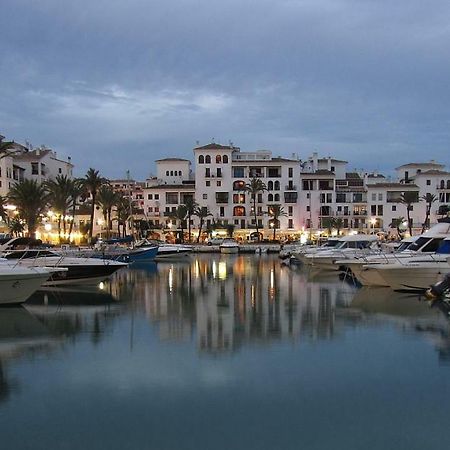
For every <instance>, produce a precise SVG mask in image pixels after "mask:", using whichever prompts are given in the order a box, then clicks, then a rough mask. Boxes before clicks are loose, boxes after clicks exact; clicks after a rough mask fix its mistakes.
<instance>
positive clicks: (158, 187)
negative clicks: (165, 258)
mask: <svg viewBox="0 0 450 450" xmlns="http://www.w3.org/2000/svg"><path fill="white" fill-rule="evenodd" d="M188 198H190V199H194V198H195V181H194V179H193V178H192V171H191V162H190V161H189V160H187V159H182V158H165V159H160V160H158V161H156V176H155V177H152V178H149V179H147V180H146V182H145V187H144V188H143V214H144V216H145V218H146V220H147V221H148V223H149V225H150V226H151V227H152V228H160V229H162V230H164V229H165V230H168V231H170V230H171V229H172V228H175V227H176V224H173V220H172V219H171V218H170V216H171V215H172V214H173V213H174V212H175V211H176V209H177V208H178V206H179V205H183V204H184V203H185V202H186V200H187V199H188Z"/></svg>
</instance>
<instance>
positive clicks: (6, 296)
mask: <svg viewBox="0 0 450 450" xmlns="http://www.w3.org/2000/svg"><path fill="white" fill-rule="evenodd" d="M50 275H51V274H50V272H48V271H39V272H37V271H36V272H34V271H31V270H30V273H26V274H25V273H23V274H20V273H14V272H11V274H8V275H5V274H2V276H0V305H13V304H19V303H23V302H25V301H26V300H27V299H28V298H29V297H30V296H31V295H32V294H33V293H34V292H36V291H37V290H38V289H39V288H40V287H41V286H42V284H43V283H44V282H45V281H46V280H47V279H48V278H49V276H50Z"/></svg>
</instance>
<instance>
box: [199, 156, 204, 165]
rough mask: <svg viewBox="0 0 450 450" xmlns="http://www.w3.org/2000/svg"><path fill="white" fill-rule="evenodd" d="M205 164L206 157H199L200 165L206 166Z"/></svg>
mask: <svg viewBox="0 0 450 450" xmlns="http://www.w3.org/2000/svg"><path fill="white" fill-rule="evenodd" d="M204 162H205V157H204V156H203V155H199V157H198V163H199V164H204Z"/></svg>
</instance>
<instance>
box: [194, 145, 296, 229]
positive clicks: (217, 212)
mask: <svg viewBox="0 0 450 450" xmlns="http://www.w3.org/2000/svg"><path fill="white" fill-rule="evenodd" d="M194 160H195V200H196V202H197V203H198V205H199V206H201V207H204V208H208V210H209V211H210V212H211V216H212V220H214V221H215V222H216V223H221V224H223V226H227V225H233V226H234V227H235V234H236V235H237V236H242V237H244V236H246V237H248V235H249V230H250V232H252V231H254V230H255V229H256V228H255V227H256V223H255V218H254V211H253V201H252V198H251V195H249V194H248V193H247V192H245V185H246V183H248V182H249V181H250V180H251V178H253V177H258V178H260V179H261V180H262V181H263V182H264V184H265V185H266V187H267V191H266V192H261V193H259V194H258V196H257V199H256V208H257V220H258V225H259V227H260V228H261V231H262V232H263V234H264V233H266V234H267V235H268V236H267V237H269V235H271V233H272V230H271V227H270V224H271V222H272V219H271V217H270V215H269V214H268V210H269V208H270V206H271V205H276V204H280V205H282V206H283V208H284V212H285V214H286V216H285V217H284V216H283V217H280V220H279V222H280V223H279V224H278V226H276V228H279V229H280V230H283V232H286V233H295V231H296V230H297V231H298V230H299V229H300V226H301V221H300V220H301V219H300V208H299V204H298V189H299V185H298V182H299V181H300V161H299V159H298V158H297V157H296V156H295V155H294V156H293V157H292V158H291V159H286V158H281V157H274V156H272V153H271V152H270V151H268V150H259V151H254V152H242V151H241V150H240V148H238V147H235V146H233V145H231V144H230V145H220V144H216V143H211V144H208V145H205V146H201V147H196V148H194ZM241 230H246V231H241Z"/></svg>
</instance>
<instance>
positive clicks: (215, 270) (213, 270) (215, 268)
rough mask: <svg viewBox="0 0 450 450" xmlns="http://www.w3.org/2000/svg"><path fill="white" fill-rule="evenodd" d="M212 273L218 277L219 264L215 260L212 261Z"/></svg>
mask: <svg viewBox="0 0 450 450" xmlns="http://www.w3.org/2000/svg"><path fill="white" fill-rule="evenodd" d="M212 275H213V278H216V277H217V265H216V262H215V261H213V263H212Z"/></svg>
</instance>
